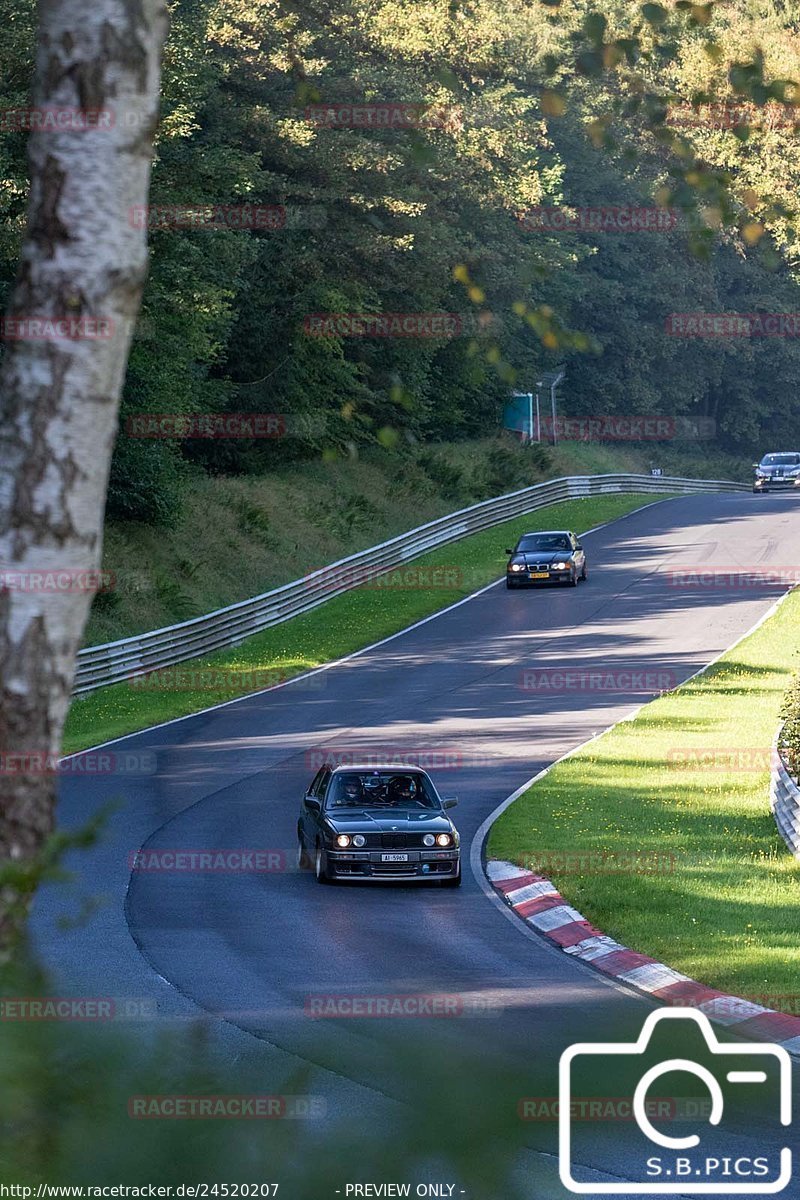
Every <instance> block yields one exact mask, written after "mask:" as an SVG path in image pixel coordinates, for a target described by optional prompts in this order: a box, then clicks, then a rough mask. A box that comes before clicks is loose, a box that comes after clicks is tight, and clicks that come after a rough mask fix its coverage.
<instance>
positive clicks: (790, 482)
mask: <svg viewBox="0 0 800 1200" xmlns="http://www.w3.org/2000/svg"><path fill="white" fill-rule="evenodd" d="M753 488H754V489H755V490H757V491H759V492H772V491H776V490H777V489H778V488H784V489H785V490H786V491H787V492H790V491H794V490H795V489H797V490H798V491H800V479H793V478H786V477H785V476H783V475H779V476H776V477H774V478H773V477H770V478H769V479H756V480H755V481H754V483H753Z"/></svg>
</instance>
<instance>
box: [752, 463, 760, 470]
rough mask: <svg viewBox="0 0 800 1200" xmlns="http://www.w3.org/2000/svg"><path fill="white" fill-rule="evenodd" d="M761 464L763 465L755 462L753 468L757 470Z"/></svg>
mask: <svg viewBox="0 0 800 1200" xmlns="http://www.w3.org/2000/svg"><path fill="white" fill-rule="evenodd" d="M760 466H761V463H753V470H754V471H755V470H756V469H757V468H758V467H760Z"/></svg>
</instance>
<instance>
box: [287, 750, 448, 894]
mask: <svg viewBox="0 0 800 1200" xmlns="http://www.w3.org/2000/svg"><path fill="white" fill-rule="evenodd" d="M455 803H456V801H455V800H442V799H441V797H440V796H439V794H438V792H437V791H436V788H435V787H434V786H433V783H432V781H431V779H430V777H429V776H428V775H427V774H426V772H425V771H422V770H420V769H419V768H417V767H410V766H409V767H405V766H402V767H399V768H398V767H380V766H378V767H359V766H350V767H322V768H321V770H320V771H318V772H317V775H316V777H315V778H314V781H313V782H312V784H311V786H310V787H309V789H308V791H307V792H306V794H305V796H304V797H303V804H302V808H301V810H300V819H299V820H298V822H297V838H298V841H299V844H300V846H299V865H300V866H301V867H313V869H314V874H315V875H316V877H317V879H318V880H319V882H320V883H330V882H332V881H333V880H345V879H349V880H358V879H361V880H372V881H377V880H384V881H385V880H389V879H395V880H400V881H402V882H415V883H416V882H423V881H424V882H427V883H439V884H441V885H442V886H446V887H458V886H459V884H460V883H461V850H460V846H459V836H458V830H457V829H456V827H455V825H454V824H453V822H452V821H451V820H450V818H449V817H448V815H447V813H446V812H445V809H448V808H452V807H453V806H454V804H455Z"/></svg>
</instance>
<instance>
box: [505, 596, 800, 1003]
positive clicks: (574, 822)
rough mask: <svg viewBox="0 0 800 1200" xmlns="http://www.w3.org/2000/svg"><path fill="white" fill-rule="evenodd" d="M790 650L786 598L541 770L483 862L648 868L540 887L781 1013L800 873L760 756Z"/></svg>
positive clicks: (791, 665) (626, 939)
mask: <svg viewBox="0 0 800 1200" xmlns="http://www.w3.org/2000/svg"><path fill="white" fill-rule="evenodd" d="M799 635H800V592H796V593H793V594H792V595H791V596H790V597H789V598H788V599H787V600H786V601H785V602H784V603H783V604H782V605H781V607H780V608H779V610H778V612H777V613H776V614H775V615H774V616H772V617H771V618H770V620H769V621H767V622H766V623H765V624H764V625H762V626H761V627H760V628H759V629H758V630H756V631H755V633H753V634H751V635H750V637H748V638H747V639H746V640H745V641H744V642H742V643H741V644H740V645H738V646H736V647H735V648H734V649H733V650H731V651H730V652H729V653H728V654H727V655H725V656H724V658H723V659H722V660H721V661H720V662H719V663H717V664H716V665H714V666H713V667H711V668H710V669H709V670H708V671H707V672H705V674H703V675H702V676H699V677H698V678H697V679H694V680H692V681H690V682H689V683H687V684H685V685H684V686H683V687H681V688H679V689H678V690H677V691H676V692H673V693H671V694H668V695H666V696H664V697H662V698H660V699H658V700H656V701H653V702H652V703H651V704H648V705H647V706H646V707H645V708H644V709H643V710H642V711H641V713H640V714H639V716H638V717H636V718H635V719H634V720H633V721H625V722H622V723H621V724H619V725H617V726H616V728H615V729H613V730H611V731H610V732H609V733H607V734H605V735H603V736H602V737H600V738H598V739H597V740H596V741H593V742H592V743H590V744H589V745H588V746H587V747H586V748H585V749H584V750H582V751H581V752H580V753H578V754H576V755H574V756H573V757H572V758H570V759H567V760H566V761H565V762H563V763H561V764H559V765H557V766H556V767H554V768H553V770H552V771H550V772H549V774H548V775H546V776H545V777H544V778H543V779H542V780H541V781H540V782H539V783H537V784H536V785H535V786H534V787H532V788H531V789H529V790H528V791H527V792H526V793H525V794H524V795H523V796H522V797H520V799H519V800H518V801H517V802H516V803H515V804H513V805H512V806H511V807H510V808H509V809H508V810H507V811H506V812H505V813H504V814H503V815H502V817H501V818H500V819H499V820H498V822H497V823H496V825H495V826H494V828H493V830H492V833H491V836H490V840H489V853H490V855H491V856H492V857H496V858H503V859H509V860H511V861H513V862H517V863H521V864H528V863H531V862H535V861H536V860H537V859H538V860H539V861H541V860H542V858H543V857H544V856H545V855H546V854H547V852H550V853H551V854H556V853H563V852H565V851H569V852H570V853H579V852H582V853H587V852H589V851H593V852H595V853H598V854H599V853H602V852H606V853H607V854H609V855H614V856H616V857H615V858H614V859H613V860H612V862H613V863H618V864H620V866H622V865H623V864H624V863H625V862H630V861H631V860H630V859H627V860H626V859H623V856H631V855H635V854H640V855H642V856H647V855H659V856H660V858H659V859H657V860H654V862H653V866H654V867H656V864H657V868H656V869H654V870H653V871H652V873H649V874H646V873H643V871H642V868H641V867H638V865H637V864H635V867H636V869H634V870H633V871H629V870H627V869H626V870H624V871H622V870H621V871H620V873H618V874H611V873H602V872H598V873H595V874H590V873H588V872H587V873H583V874H579V873H576V872H575V873H574V872H573V871H563V872H561V873H559V872H557V871H552V872H550V874H551V877H552V878H553V879H554V882H555V883H556V884H557V885H558V887H559V890H560V891H561V892H562V893H563V894H564V896H565V897H566V898H567V900H568V901H569V902H570V903H572V904H574V905H575V906H576V907H577V908H578V909H579V910H580V911H581V912H582V913H583V915H584V916H585V917H587V918H588V919H589V920H591V921H592V922H593V923H595V924H596V925H598V926H599V928H601V929H602V930H603V931H604V932H606V933H608V934H610V935H611V936H612V937H614V938H616V939H618V940H619V941H620V942H622V943H623V944H625V945H627V946H630V947H632V948H633V949H636V950H639V951H642V952H644V953H647V954H650V955H652V956H653V957H654V958H656V959H659V960H661V961H663V962H666V963H668V964H669V965H670V966H672V967H674V968H676V969H677V970H679V971H682V972H684V973H685V974H687V975H689V976H691V977H692V978H694V979H699V980H701V981H702V982H704V983H707V984H710V985H712V986H714V987H718V988H720V989H722V990H726V991H731V992H733V993H735V994H737V995H742V994H745V995H763V994H764V992H765V991H768V992H769V993H771V994H776V995H778V996H786V997H788V998H790V999H789V1000H787V1007H788V1004H789V1003H790V1002H791V998H793V997H794V996H795V995H797V994H798V993H800V937H798V928H799V927H800V863H797V862H796V861H795V860H794V859H793V858H792V856H791V855H790V854H789V852H788V851H787V849H786V847H785V845H784V843H783V841H782V840H781V838H780V836H779V835H778V833H777V830H776V827H775V823H774V820H773V818H772V815H771V813H770V808H769V752H770V746H771V743H772V740H773V738H774V735H775V732H776V730H777V728H778V724H779V709H780V704H781V699H782V697H783V693H784V691H785V689H786V687H787V685H788V683H789V679H790V676H791V672H792V670H793V669H796V667H797V660H798V644H799V643H800V636H799ZM698 754H703V755H709V754H713V759H710V760H708V761H707V762H706V763H703V764H702V765H701V764H700V763H698V762H697V761H696V756H697V755H698ZM742 755H745V756H747V755H749V757H748V758H747V759H745V760H743V759H742V758H741V757H739V758H738V759H737V758H736V757H735V756H742ZM691 756H695V761H691ZM687 759H689V761H687ZM740 764H741V765H740ZM551 861H552V860H551Z"/></svg>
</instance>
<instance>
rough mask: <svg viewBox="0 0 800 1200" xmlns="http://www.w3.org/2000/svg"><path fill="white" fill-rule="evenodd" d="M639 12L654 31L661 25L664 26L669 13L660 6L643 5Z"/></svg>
mask: <svg viewBox="0 0 800 1200" xmlns="http://www.w3.org/2000/svg"><path fill="white" fill-rule="evenodd" d="M640 12H641V14H642V16H643V17H644V19H645V21H647V22H648V24H649V25H652V26H653V28H654V29H659V28H660V27H661V26H662V25H666V23H667V18H668V16H669V13H668V12H667V10H666V9H665V8H662V7H661V5H660V4H643V5H642V7H641V9H640Z"/></svg>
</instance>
